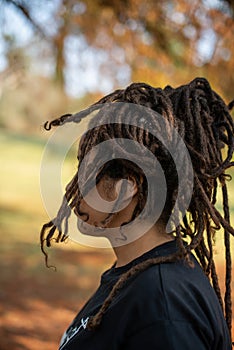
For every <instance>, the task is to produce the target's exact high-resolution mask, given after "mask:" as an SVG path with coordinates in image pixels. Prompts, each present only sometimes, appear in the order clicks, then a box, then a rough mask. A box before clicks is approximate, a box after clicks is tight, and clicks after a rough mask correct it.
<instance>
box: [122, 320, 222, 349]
mask: <svg viewBox="0 0 234 350" xmlns="http://www.w3.org/2000/svg"><path fill="white" fill-rule="evenodd" d="M121 349H124V350H165V349H167V350H198V349H199V350H209V349H212V350H213V348H212V342H211V343H210V342H209V340H208V338H207V337H205V335H204V333H203V332H202V331H201V330H200V329H197V328H196V326H194V325H192V324H190V323H186V322H180V321H178V322H177V321H173V322H172V321H169V320H168V321H157V322H155V323H153V324H151V325H149V326H147V327H145V328H143V329H141V330H139V331H137V332H135V333H134V334H132V335H131V336H129V337H128V338H127V340H126V342H125V344H124V347H123V348H121ZM220 349H226V348H223V347H222V348H220Z"/></svg>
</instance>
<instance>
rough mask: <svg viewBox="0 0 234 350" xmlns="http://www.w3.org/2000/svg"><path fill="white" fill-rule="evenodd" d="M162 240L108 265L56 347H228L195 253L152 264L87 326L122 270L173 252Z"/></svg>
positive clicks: (203, 349)
mask: <svg viewBox="0 0 234 350" xmlns="http://www.w3.org/2000/svg"><path fill="white" fill-rule="evenodd" d="M176 249H177V248H176V243H175V242H174V241H171V242H168V243H165V244H162V245H160V246H158V247H156V248H154V249H152V250H150V251H149V252H147V253H145V254H143V255H142V256H141V257H139V258H137V259H135V260H133V261H132V262H131V263H129V264H127V265H125V266H122V267H119V268H115V267H112V268H111V269H109V270H107V271H106V272H105V273H104V274H103V275H102V277H101V283H100V286H99V288H98V289H97V291H96V292H95V294H94V295H93V296H92V297H91V298H90V300H89V301H88V302H87V303H86V305H85V306H84V307H83V309H82V310H81V311H80V312H79V314H78V315H77V316H76V318H75V319H74V321H73V322H72V324H71V326H70V327H69V328H68V330H67V331H66V333H65V334H64V336H63V338H62V341H61V345H60V350H142V349H145V350H208V349H209V350H231V341H230V338H229V334H228V330H227V326H226V322H225V320H224V317H223V313H222V310H221V307H220V305H219V302H218V299H217V297H216V294H215V292H214V290H213V288H212V287H211V285H210V283H209V281H208V279H207V277H206V276H205V274H204V273H203V271H202V269H201V267H200V265H199V264H198V263H197V261H196V260H195V258H194V257H192V259H193V260H194V263H195V266H194V268H191V267H189V266H188V265H186V263H185V262H183V261H181V262H175V263H162V264H157V265H153V266H151V267H149V268H147V269H146V270H145V271H143V272H141V273H140V274H138V275H137V276H135V277H133V278H131V279H129V281H127V282H126V284H125V285H124V286H123V288H122V289H121V290H120V291H119V293H118V294H117V295H116V297H115V298H114V299H113V301H112V303H111V305H110V306H109V308H108V310H107V312H106V313H105V314H104V316H103V319H102V322H101V325H100V326H99V328H98V329H97V330H88V329H87V327H86V326H87V322H88V319H89V317H90V316H91V315H95V314H96V313H97V311H98V310H99V308H100V307H101V305H102V304H103V302H104V300H105V299H106V297H107V296H108V295H109V293H110V291H111V289H112V287H113V285H114V284H115V283H116V282H117V280H118V278H119V277H120V276H121V274H122V273H124V272H126V271H127V270H128V269H130V268H131V267H132V266H133V265H136V264H138V263H139V262H141V261H143V260H145V259H149V258H152V257H156V256H162V255H168V254H172V253H174V252H175V251H176Z"/></svg>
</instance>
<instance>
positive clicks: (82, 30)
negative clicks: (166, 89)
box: [0, 0, 234, 130]
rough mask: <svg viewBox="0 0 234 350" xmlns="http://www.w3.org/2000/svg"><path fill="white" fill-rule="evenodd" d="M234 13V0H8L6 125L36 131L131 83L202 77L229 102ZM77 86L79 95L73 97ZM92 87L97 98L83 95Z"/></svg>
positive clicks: (3, 9) (1, 6)
mask: <svg viewBox="0 0 234 350" xmlns="http://www.w3.org/2000/svg"><path fill="white" fill-rule="evenodd" d="M9 11H10V12H9ZM10 13H11V14H12V13H14V16H16V17H12V18H13V19H14V18H18V20H19V23H18V22H17V21H16V23H14V21H11V22H10V23H9V21H8V20H7V19H8V17H9V14H10ZM233 17H234V15H233V1H232V0H230V1H224V0H216V1H207V0H196V1H192V0H189V1H188V0H179V1H171V0H161V1H154V0H149V1H147V2H145V1H142V0H125V1H123V0H112V1H110V0H97V1H92V0H82V1H76V0H56V1H46V0H31V1H26V0H1V2H0V21H1V26H0V28H1V29H0V34H1V39H2V42H3V43H4V45H3V50H2V55H3V56H4V60H5V66H4V68H3V69H2V71H1V72H0V103H1V105H0V107H1V115H0V123H1V125H2V126H7V127H15V128H17V127H19V128H20V129H24V130H27V129H32V128H35V126H37V125H38V124H40V123H41V122H42V120H43V121H44V120H45V116H49V117H51V116H53V115H57V114H61V113H63V112H64V113H65V112H67V111H71V110H72V109H73V108H74V109H79V108H81V106H83V105H84V104H85V103H86V102H87V103H89V102H91V101H93V100H94V99H95V98H96V97H97V95H98V94H99V95H100V94H103V91H104V90H105V92H109V91H110V90H111V89H113V88H117V87H120V86H123V85H126V84H128V83H129V82H130V81H145V82H147V83H150V84H153V85H155V86H165V85H167V84H170V85H172V86H175V85H178V84H183V83H186V82H188V81H189V80H192V79H193V78H194V77H195V76H199V75H200V76H205V77H206V78H208V80H210V82H211V83H212V85H213V86H214V88H215V89H216V90H217V91H218V92H219V93H221V94H222V95H223V96H224V97H225V98H226V99H227V100H229V99H231V98H233V95H232V94H233V88H232V87H233V83H234V73H233V72H234V59H233V55H234V45H233V40H232V39H233V33H234V19H233ZM17 25H20V26H21V27H20V28H19V30H20V29H22V33H24V32H25V33H24V35H23V34H21V36H22V37H21V42H19V41H20V40H19V38H20V37H19V36H17V35H18V34H17V29H16V26H17ZM25 38H27V40H26V39H25ZM91 58H92V63H91V69H90V71H91V70H94V73H93V76H92V74H91V73H89V70H88V68H87V67H88V66H89V63H88V62H89V60H90V59H91ZM95 80H96V82H94V81H95ZM105 82H106V85H105V89H104V88H103V84H104V83H105ZM72 84H74V86H75V87H77V89H78V91H82V93H81V94H80V99H79V101H77V100H76V101H75V102H74V101H72V99H71V97H68V96H67V91H69V88H70V86H71V85H72ZM90 84H91V85H90ZM89 85H90V86H91V87H89ZM82 87H83V90H82ZM79 88H80V89H81V90H79ZM107 90H108V91H107ZM86 92H89V93H91V94H94V97H93V98H92V97H90V96H89V97H88V98H87V97H86V98H85V99H84V101H82V98H83V97H84V95H85V94H86ZM76 95H77V94H76ZM10 101H11V102H10ZM43 115H44V118H43ZM13 116H14V121H13V120H12V119H13ZM16 120H17V121H16Z"/></svg>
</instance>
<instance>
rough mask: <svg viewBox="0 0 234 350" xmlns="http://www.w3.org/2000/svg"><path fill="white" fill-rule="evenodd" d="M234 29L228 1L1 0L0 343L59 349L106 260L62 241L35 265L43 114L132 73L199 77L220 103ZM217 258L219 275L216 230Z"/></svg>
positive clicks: (80, 101)
mask: <svg viewBox="0 0 234 350" xmlns="http://www.w3.org/2000/svg"><path fill="white" fill-rule="evenodd" d="M233 34H234V2H233V0H229V1H228V0H225V1H224V0H223V1H221V0H207V1H206V0H195V1H193V0H178V1H170V0H161V1H155V0H147V1H141V0H111V1H109V0H82V1H75V0H54V1H53V0H51V1H50V0H30V1H29V0H28V1H26V0H0V140H1V171H0V210H1V212H0V233H1V240H0V251H1V257H0V269H1V271H0V283H1V288H0V349H1V350H8V349H11V350H37V349H46V350H50V349H51V350H52V349H56V348H57V347H58V343H59V339H60V337H61V334H62V333H63V331H64V330H65V328H66V327H67V326H68V324H69V322H70V321H71V320H72V318H73V317H74V316H75V314H76V313H77V311H78V310H79V308H80V307H81V306H82V304H83V303H84V302H85V300H86V299H87V298H88V297H89V296H90V295H91V294H92V292H93V291H94V290H95V288H96V286H97V285H98V283H99V278H100V274H101V272H102V271H103V270H105V269H106V268H107V267H109V266H110V265H111V264H112V263H113V261H114V256H113V254H112V252H111V251H110V250H107V249H105V250H104V249H100V250H97V249H94V248H89V247H84V246H81V245H78V244H77V243H73V242H68V244H61V245H58V246H54V248H52V250H51V252H50V262H51V263H52V264H53V265H56V267H57V272H54V270H53V269H47V268H46V267H45V266H44V259H43V256H42V254H41V253H40V245H39V231H40V227H41V225H42V224H43V223H44V222H46V221H48V216H47V213H46V210H45V208H44V207H43V203H42V199H41V196H40V183H39V174H40V162H41V158H42V154H43V150H44V147H45V145H46V141H47V139H48V137H49V135H50V134H48V133H46V132H45V131H43V128H42V125H43V123H44V122H45V121H46V120H48V119H51V118H55V117H57V116H59V115H61V114H65V113H69V112H70V113H73V112H76V111H78V110H80V109H81V108H83V107H85V106H88V105H89V104H90V103H92V102H94V101H95V100H97V99H98V98H100V97H101V96H102V95H103V94H106V93H109V92H111V91H112V90H113V89H115V88H119V87H124V86H126V85H127V84H129V83H130V82H132V81H144V82H146V83H150V84H153V85H155V86H160V87H164V86H165V85H168V84H170V85H172V86H176V85H179V84H184V83H187V82H188V81H190V80H192V79H193V78H195V77H196V76H204V77H206V78H207V79H208V80H209V81H210V83H211V85H212V87H213V88H214V89H215V90H216V91H218V93H220V94H221V95H222V96H223V98H224V100H225V101H226V102H229V101H230V100H231V99H233V98H234V91H233V86H234V45H233V41H234V40H233V39H234V38H233ZM55 157H56V154H55ZM68 163H69V164H70V168H69V166H68V168H67V172H66V171H65V175H64V176H65V180H64V181H66V179H67V180H68V179H69V178H70V177H71V175H72V172H73V171H74V168H75V164H74V158H72V157H71V158H70V159H68ZM229 187H230V193H231V196H230V207H231V210H232V217H231V220H232V222H233V211H234V201H233V196H232V194H233V193H234V192H233V191H234V185H233V184H230V186H229ZM218 235H221V233H218ZM216 258H217V262H218V270H219V272H220V273H221V284H222V285H223V280H224V269H223V263H222V261H223V260H222V259H223V246H222V244H221V241H220V239H219V237H218V238H217V243H216Z"/></svg>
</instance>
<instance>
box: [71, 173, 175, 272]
mask: <svg viewBox="0 0 234 350" xmlns="http://www.w3.org/2000/svg"><path fill="white" fill-rule="evenodd" d="M120 185H121V180H118V181H116V180H114V179H111V178H108V177H104V178H102V179H101V181H100V182H99V183H98V184H97V186H96V188H97V191H98V194H99V195H100V196H101V197H102V199H104V200H105V201H107V202H109V203H110V205H111V203H112V201H114V200H116V199H117V198H118V193H119V188H120ZM88 195H89V196H91V197H90V198H92V200H94V201H95V195H96V194H95V191H93V190H91V191H90V192H89V194H88ZM99 201H100V200H99ZM124 201H125V202H126V203H128V204H127V205H125V207H124V208H123V209H121V210H119V211H118V212H116V213H115V214H114V215H113V216H112V217H111V220H110V221H109V222H108V224H107V225H106V226H105V227H107V228H113V227H120V225H121V224H122V223H123V222H126V221H129V220H130V219H131V217H132V213H133V211H134V208H135V206H136V204H137V186H136V182H135V179H134V178H129V179H128V187H127V190H126V192H125V194H124V199H123V202H124ZM96 203H98V198H97V199H96ZM99 207H100V206H99ZM80 210H81V212H83V213H87V214H88V215H89V218H88V220H87V221H86V222H84V216H81V215H79V214H78V213H76V215H77V216H78V218H79V219H78V220H79V222H81V221H80V220H82V221H83V223H82V224H83V225H82V226H81V225H80V226H78V227H79V229H80V231H81V232H82V233H87V232H86V230H88V229H87V227H85V225H87V224H89V225H92V226H93V227H103V224H102V221H103V220H104V219H105V218H106V217H107V215H108V213H105V212H102V211H101V210H102V208H101V207H100V211H98V210H96V209H94V208H93V207H91V206H90V205H89V204H88V203H87V202H86V200H85V198H84V199H82V201H81V203H80ZM103 210H104V209H103ZM89 230H90V228H89ZM88 234H92V233H90V232H89V233H88ZM106 237H107V238H109V237H108V236H106ZM109 240H110V242H111V243H112V241H111V239H109ZM171 240H173V237H171V236H169V235H168V234H166V233H165V227H164V226H163V225H159V224H155V225H153V226H152V227H151V228H150V229H149V230H148V231H147V232H146V233H145V234H143V235H142V236H141V237H140V238H138V239H136V240H134V241H133V242H131V243H127V244H125V245H121V246H118V247H115V246H112V248H113V250H114V253H115V255H116V258H117V263H116V267H120V266H123V265H126V264H127V263H129V262H130V261H132V260H134V259H135V258H137V257H139V256H141V255H142V254H144V253H146V252H147V251H149V250H150V249H153V248H154V247H156V246H159V245H161V244H163V243H165V242H168V241H171Z"/></svg>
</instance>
